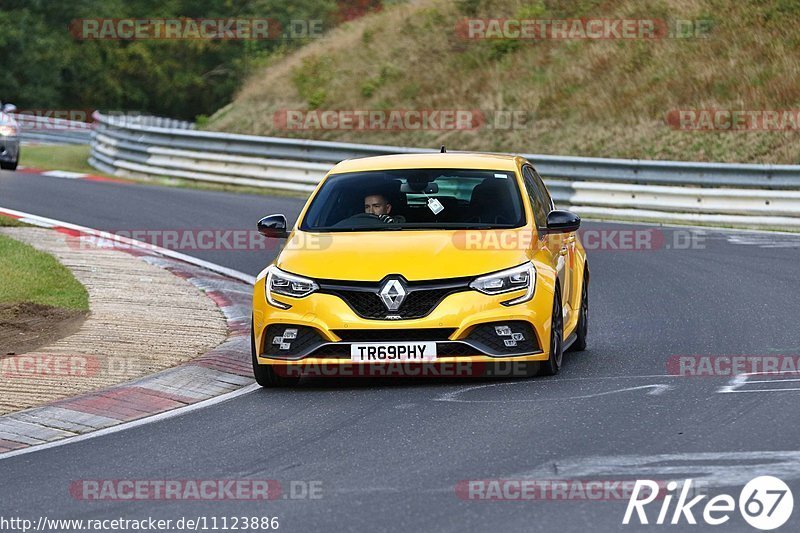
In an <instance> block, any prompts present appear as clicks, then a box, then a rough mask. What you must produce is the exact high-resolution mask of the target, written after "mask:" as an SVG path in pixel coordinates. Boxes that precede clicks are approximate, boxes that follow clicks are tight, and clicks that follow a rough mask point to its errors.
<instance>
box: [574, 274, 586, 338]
mask: <svg viewBox="0 0 800 533" xmlns="http://www.w3.org/2000/svg"><path fill="white" fill-rule="evenodd" d="M588 333H589V283H588V282H587V281H586V272H584V273H583V288H582V289H581V309H580V315H578V327H577V328H576V329H575V335H576V336H575V342H573V343H572V346H570V351H573V352H582V351H584V350H585V349H586V336H587V334H588Z"/></svg>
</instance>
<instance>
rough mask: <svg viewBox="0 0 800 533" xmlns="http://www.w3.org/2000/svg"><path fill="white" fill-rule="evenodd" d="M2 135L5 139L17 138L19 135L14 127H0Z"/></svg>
mask: <svg viewBox="0 0 800 533" xmlns="http://www.w3.org/2000/svg"><path fill="white" fill-rule="evenodd" d="M0 135H2V136H3V137H15V136H16V135H17V128H15V127H14V126H0Z"/></svg>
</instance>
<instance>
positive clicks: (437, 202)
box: [300, 169, 525, 231]
mask: <svg viewBox="0 0 800 533" xmlns="http://www.w3.org/2000/svg"><path fill="white" fill-rule="evenodd" d="M524 224H525V214H524V210H523V208H522V202H521V201H520V194H519V189H518V188H517V180H516V179H515V177H514V172H511V171H506V170H468V169H403V170H384V171H374V172H351V173H346V174H334V175H331V176H330V177H329V178H328V180H327V181H326V182H325V183H324V184H323V185H322V187H321V188H320V190H319V192H318V193H317V195H316V196H315V197H314V199H313V200H312V201H311V205H310V206H309V208H308V211H307V213H306V216H305V217H304V219H303V222H302V224H301V226H300V229H301V230H303V231H380V230H404V229H408V230H412V229H465V228H482V229H483V228H485V229H490V228H513V227H519V226H522V225H524Z"/></svg>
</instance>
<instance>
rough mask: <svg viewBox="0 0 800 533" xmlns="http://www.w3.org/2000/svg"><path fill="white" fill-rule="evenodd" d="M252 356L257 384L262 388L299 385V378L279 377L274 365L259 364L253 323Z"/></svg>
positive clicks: (251, 332)
mask: <svg viewBox="0 0 800 533" xmlns="http://www.w3.org/2000/svg"><path fill="white" fill-rule="evenodd" d="M250 354H251V355H252V358H253V375H254V376H255V378H256V383H258V384H259V385H261V386H262V387H268V388H275V387H291V386H293V385H297V383H298V382H299V381H300V377H299V376H281V375H278V373H277V372H275V368H274V367H273V366H272V365H260V364H258V358H257V356H256V334H255V331H253V323H252V321H251V322H250Z"/></svg>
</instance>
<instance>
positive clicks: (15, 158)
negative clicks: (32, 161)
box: [0, 104, 20, 170]
mask: <svg viewBox="0 0 800 533" xmlns="http://www.w3.org/2000/svg"><path fill="white" fill-rule="evenodd" d="M16 110H17V107H16V106H15V105H13V104H4V105H2V106H0V168H2V169H3V170H16V169H17V163H18V162H19V137H20V128H19V124H18V123H17V121H16V120H14V117H13V116H11V113H13V112H14V111H16Z"/></svg>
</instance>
